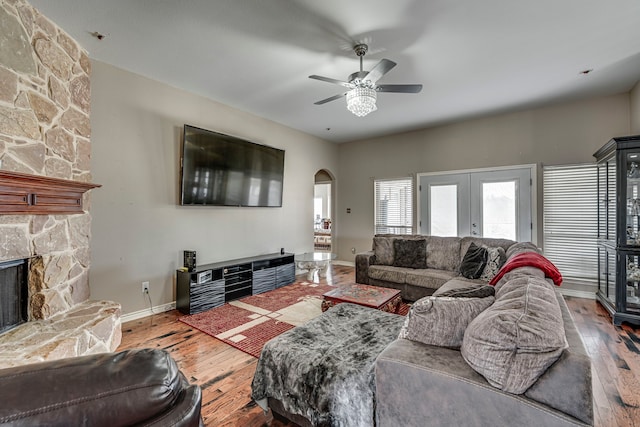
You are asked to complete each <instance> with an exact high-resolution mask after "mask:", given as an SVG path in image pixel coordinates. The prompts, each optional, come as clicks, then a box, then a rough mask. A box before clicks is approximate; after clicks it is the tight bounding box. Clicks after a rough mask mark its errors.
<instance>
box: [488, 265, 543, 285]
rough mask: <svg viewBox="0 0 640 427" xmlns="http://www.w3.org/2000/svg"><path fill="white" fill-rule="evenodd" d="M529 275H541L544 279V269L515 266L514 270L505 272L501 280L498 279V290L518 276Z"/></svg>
mask: <svg viewBox="0 0 640 427" xmlns="http://www.w3.org/2000/svg"><path fill="white" fill-rule="evenodd" d="M529 276H533V277H539V278H541V279H544V271H542V270H540V269H539V268H537V267H518V268H514V269H513V270H511V271H509V272H508V273H505V274H504V276H502V277H501V278H500V280H498V281H497V283H496V285H495V286H496V290H498V289H500V288H501V287H502V285H504V284H505V283H507V282H509V281H511V280H513V279H515V278H516V277H529ZM549 280H550V279H549ZM552 283H553V282H552Z"/></svg>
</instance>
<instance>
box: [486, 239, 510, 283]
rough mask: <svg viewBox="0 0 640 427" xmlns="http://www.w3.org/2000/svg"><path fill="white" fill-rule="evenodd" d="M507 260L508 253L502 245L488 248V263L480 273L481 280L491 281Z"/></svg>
mask: <svg viewBox="0 0 640 427" xmlns="http://www.w3.org/2000/svg"><path fill="white" fill-rule="evenodd" d="M506 261H507V254H506V253H505V252H504V249H502V248H501V247H497V248H487V264H486V265H485V267H484V270H482V274H480V280H484V281H485V282H489V281H491V279H493V278H494V277H495V275H496V274H498V271H500V268H501V267H502V266H503V265H504V263H505V262H506Z"/></svg>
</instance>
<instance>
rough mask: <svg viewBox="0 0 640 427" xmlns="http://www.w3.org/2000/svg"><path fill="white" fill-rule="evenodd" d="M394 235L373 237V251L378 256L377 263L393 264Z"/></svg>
mask: <svg viewBox="0 0 640 427" xmlns="http://www.w3.org/2000/svg"><path fill="white" fill-rule="evenodd" d="M394 240H395V238H394V237H378V236H376V237H374V238H373V253H374V254H375V256H376V264H378V265H393V259H394V251H393V241H394Z"/></svg>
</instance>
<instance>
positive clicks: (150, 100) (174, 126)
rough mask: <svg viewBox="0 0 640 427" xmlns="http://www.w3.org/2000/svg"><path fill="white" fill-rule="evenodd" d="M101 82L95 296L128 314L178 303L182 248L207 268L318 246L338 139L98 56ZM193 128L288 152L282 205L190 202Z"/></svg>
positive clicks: (96, 107)
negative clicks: (324, 175) (183, 170)
mask: <svg viewBox="0 0 640 427" xmlns="http://www.w3.org/2000/svg"><path fill="white" fill-rule="evenodd" d="M92 66H93V72H92V78H91V91H92V103H91V125H92V132H93V135H92V142H93V144H92V172H93V181H94V182H96V183H98V184H102V188H99V189H96V190H94V191H93V192H92V208H91V213H92V215H93V225H92V231H93V239H92V268H91V274H90V285H91V298H92V299H107V300H113V301H118V302H120V303H121V304H122V309H123V313H125V314H126V313H131V312H134V311H138V310H142V309H144V308H146V307H148V302H146V301H145V300H144V298H143V296H142V293H141V282H142V281H150V282H151V296H152V301H153V305H154V306H156V305H160V304H165V303H170V302H172V301H174V300H175V285H174V283H175V270H176V268H178V267H180V266H182V251H183V250H185V249H190V250H196V251H197V260H198V264H204V263H209V262H217V261H224V260H229V259H233V258H239V257H245V256H253V255H258V254H265V253H272V252H277V251H279V250H280V248H281V247H284V248H285V250H287V251H288V252H295V253H298V252H305V251H309V250H312V248H313V233H312V231H311V230H313V189H314V174H315V173H316V172H317V171H318V170H320V169H327V170H329V171H331V172H332V173H333V174H334V175H336V176H337V175H338V174H337V169H338V162H337V152H338V148H337V146H336V145H335V144H333V143H330V142H327V141H324V140H321V139H318V138H315V137H312V136H309V135H306V134H303V133H301V132H299V131H296V130H293V129H290V128H287V127H285V126H282V125H279V124H277V123H274V122H271V121H268V120H265V119H262V118H259V117H256V116H253V115H251V114H249V113H246V112H242V111H239V110H235V109H233V108H231V107H228V106H225V105H222V104H219V103H216V102H214V101H211V100H208V99H205V98H203V97H200V96H197V95H194V94H192V93H188V92H185V91H182V90H179V89H175V88H172V87H169V86H167V85H166V84H163V83H159V82H156V81H153V80H150V79H147V78H144V77H141V76H139V75H136V74H133V73H130V72H127V71H124V70H121V69H118V68H115V67H113V66H111V65H107V64H105V63H101V62H96V61H94V62H93V64H92ZM185 123H188V124H191V125H195V126H198V127H202V128H205V129H210V130H214V131H218V132H222V133H227V134H230V135H234V136H238V137H242V138H245V139H248V140H250V141H253V142H256V143H262V144H266V145H270V146H273V147H277V148H281V149H284V150H285V151H286V153H285V174H284V197H283V207H282V208H224V207H181V206H179V205H178V194H179V192H178V191H179V159H180V143H181V141H180V140H181V136H180V135H181V130H182V126H183V125H184V124H185Z"/></svg>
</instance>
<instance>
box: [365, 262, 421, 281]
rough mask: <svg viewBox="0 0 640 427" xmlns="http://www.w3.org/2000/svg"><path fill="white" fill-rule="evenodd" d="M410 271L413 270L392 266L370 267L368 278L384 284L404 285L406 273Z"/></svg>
mask: <svg viewBox="0 0 640 427" xmlns="http://www.w3.org/2000/svg"><path fill="white" fill-rule="evenodd" d="M411 270H413V269H411V268H403V267H394V266H392V265H372V266H370V267H369V277H370V278H372V279H377V280H384V281H386V282H394V283H405V282H406V278H407V272H409V271H411Z"/></svg>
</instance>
